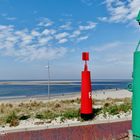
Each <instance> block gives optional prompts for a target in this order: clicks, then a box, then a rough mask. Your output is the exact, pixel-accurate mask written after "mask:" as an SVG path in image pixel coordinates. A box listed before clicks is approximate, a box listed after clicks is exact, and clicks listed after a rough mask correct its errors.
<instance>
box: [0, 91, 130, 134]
mask: <svg viewBox="0 0 140 140" xmlns="http://www.w3.org/2000/svg"><path fill="white" fill-rule="evenodd" d="M131 96H132V93H131V92H129V91H127V90H116V89H111V90H99V91H94V92H92V97H93V100H94V101H95V103H94V104H93V108H101V107H102V106H103V105H104V104H105V103H106V102H107V101H109V102H110V101H111V102H113V103H116V104H122V103H123V101H124V100H126V99H130V100H131ZM79 99H80V93H75V94H68V95H65V96H53V97H51V98H50V99H48V97H47V96H40V97H39V96H38V97H30V98H20V99H5V100H0V105H3V104H9V105H11V107H12V108H13V107H15V108H17V106H18V107H19V106H20V105H24V104H28V103H32V102H33V103H36V104H37V103H41V104H42V106H43V107H42V109H41V108H37V107H36V106H35V105H34V104H33V105H34V106H35V107H36V110H37V109H39V110H43V109H44V105H47V104H50V106H47V107H48V108H51V105H52V106H53V104H55V106H56V105H57V106H56V108H58V109H59V104H60V106H61V107H62V108H65V109H67V108H69V107H71V108H72V107H73V108H76V109H79V108H80V103H79ZM69 101H70V102H69ZM75 101H76V102H75ZM65 102H69V104H68V107H66V106H67V104H65ZM51 103H53V104H51ZM61 103H62V105H61ZM28 105H29V104H28ZM47 107H46V108H47ZM19 112H20V111H19ZM24 113H25V114H27V110H26V111H24ZM122 120H131V110H128V111H126V112H125V113H124V112H120V113H119V114H116V115H110V114H106V115H104V114H103V113H101V114H98V115H97V116H95V117H94V119H93V120H91V121H86V122H81V121H80V120H79V119H77V118H72V119H65V120H63V121H62V118H61V117H59V116H58V117H56V118H55V119H53V120H51V121H50V119H48V120H44V119H43V120H41V119H38V118H33V117H30V118H28V119H26V120H20V122H19V124H18V125H17V126H10V125H9V124H8V123H7V124H5V125H0V132H1V133H6V132H12V131H21V130H34V129H45V128H54V127H66V126H73V125H84V124H93V123H103V122H111V121H122Z"/></svg>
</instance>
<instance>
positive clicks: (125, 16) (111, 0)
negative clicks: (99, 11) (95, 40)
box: [99, 0, 140, 23]
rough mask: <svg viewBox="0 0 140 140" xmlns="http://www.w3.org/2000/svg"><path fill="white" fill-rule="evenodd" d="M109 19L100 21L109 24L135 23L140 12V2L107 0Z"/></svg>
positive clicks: (135, 0)
mask: <svg viewBox="0 0 140 140" xmlns="http://www.w3.org/2000/svg"><path fill="white" fill-rule="evenodd" d="M105 4H106V6H107V10H108V12H109V17H99V20H102V21H107V22H115V23H118V22H122V23H123V22H128V21H130V22H131V21H134V18H135V17H136V16H137V14H138V11H139V10H140V7H139V6H140V0H132V1H131V0H126V1H122V0H105Z"/></svg>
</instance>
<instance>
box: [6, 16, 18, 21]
mask: <svg viewBox="0 0 140 140" xmlns="http://www.w3.org/2000/svg"><path fill="white" fill-rule="evenodd" d="M6 19H7V20H11V21H13V20H16V19H17V18H16V17H6Z"/></svg>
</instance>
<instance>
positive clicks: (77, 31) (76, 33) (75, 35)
mask: <svg viewBox="0 0 140 140" xmlns="http://www.w3.org/2000/svg"><path fill="white" fill-rule="evenodd" d="M80 34H81V31H80V30H76V31H73V33H72V35H70V37H77V36H79V35H80Z"/></svg>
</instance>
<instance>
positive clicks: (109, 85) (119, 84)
mask: <svg viewBox="0 0 140 140" xmlns="http://www.w3.org/2000/svg"><path fill="white" fill-rule="evenodd" d="M57 81H58V80H57ZM1 82H3V81H1ZM4 82H5V81H4ZM9 82H11V81H9ZM12 82H14V81H12ZM18 82H22V81H16V83H18ZM27 82H32V81H29V80H28V81H27ZM130 82H131V80H93V81H92V90H93V91H94V90H103V89H127V86H128V84H129V83H130ZM6 83H7V84H0V98H8V97H9V98H16V97H30V96H45V95H48V85H47V82H46V84H26V81H25V80H24V84H8V81H6ZM58 83H59V81H58V82H57V84H55V82H54V83H53V84H50V95H51V96H53V95H65V94H74V93H77V92H80V89H81V83H80V81H77V80H71V81H69V82H66V83H65V82H63V81H62V80H60V84H58Z"/></svg>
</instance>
